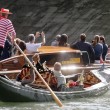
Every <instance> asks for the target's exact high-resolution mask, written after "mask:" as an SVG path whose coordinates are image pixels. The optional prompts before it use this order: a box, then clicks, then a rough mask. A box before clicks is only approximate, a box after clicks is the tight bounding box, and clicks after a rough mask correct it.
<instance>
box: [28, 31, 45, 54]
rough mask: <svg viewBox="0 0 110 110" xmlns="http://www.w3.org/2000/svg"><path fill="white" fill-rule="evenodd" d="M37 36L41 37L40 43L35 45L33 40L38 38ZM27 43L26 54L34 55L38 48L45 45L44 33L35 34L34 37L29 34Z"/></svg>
mask: <svg viewBox="0 0 110 110" xmlns="http://www.w3.org/2000/svg"><path fill="white" fill-rule="evenodd" d="M39 36H41V37H42V42H41V43H35V38H38V37H39ZM28 39H29V42H28V43H26V49H27V53H34V52H37V51H38V48H40V47H41V46H42V45H44V44H45V34H44V32H42V33H40V32H36V35H34V34H29V36H28Z"/></svg>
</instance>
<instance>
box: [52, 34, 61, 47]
mask: <svg viewBox="0 0 110 110" xmlns="http://www.w3.org/2000/svg"><path fill="white" fill-rule="evenodd" d="M60 37H61V35H57V36H56V37H55V40H54V41H53V42H52V43H51V46H58V45H59V41H60Z"/></svg>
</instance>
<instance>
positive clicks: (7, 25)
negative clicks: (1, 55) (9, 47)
mask: <svg viewBox="0 0 110 110" xmlns="http://www.w3.org/2000/svg"><path fill="white" fill-rule="evenodd" d="M7 33H10V34H11V36H12V37H13V36H16V32H15V30H14V27H13V24H12V22H11V21H10V20H9V19H6V18H2V19H0V46H1V47H4V45H5V40H6V38H7Z"/></svg>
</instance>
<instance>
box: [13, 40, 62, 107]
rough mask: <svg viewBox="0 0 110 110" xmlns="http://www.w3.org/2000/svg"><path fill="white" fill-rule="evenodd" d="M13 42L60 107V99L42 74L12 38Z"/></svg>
mask: <svg viewBox="0 0 110 110" xmlns="http://www.w3.org/2000/svg"><path fill="white" fill-rule="evenodd" d="M14 43H15V45H16V47H17V49H18V50H19V51H20V52H21V53H22V54H23V56H24V58H25V59H26V60H27V62H28V63H29V64H30V66H31V67H32V68H33V69H34V71H35V72H36V73H37V74H38V76H39V77H40V79H41V80H42V82H43V83H44V84H45V86H46V87H47V88H48V90H49V91H50V93H51V95H52V97H53V99H54V100H55V101H56V103H57V104H58V105H59V107H62V106H63V104H62V103H61V101H60V100H59V98H58V97H57V96H56V95H55V93H54V92H53V91H52V89H51V88H50V87H49V86H48V84H47V83H46V82H45V80H44V79H43V78H42V76H41V75H40V73H39V72H38V71H37V70H36V68H35V67H34V66H33V64H32V63H31V62H30V60H29V59H28V58H27V56H26V55H25V54H24V52H23V51H22V50H21V49H20V47H19V46H18V45H17V43H16V40H14Z"/></svg>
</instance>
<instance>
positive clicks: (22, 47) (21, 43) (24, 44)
mask: <svg viewBox="0 0 110 110" xmlns="http://www.w3.org/2000/svg"><path fill="white" fill-rule="evenodd" d="M16 43H17V44H18V46H19V47H20V49H21V50H22V51H23V52H24V53H25V54H26V53H27V50H26V43H25V42H24V41H23V40H21V39H19V38H17V39H16ZM20 54H21V52H20V51H19V50H18V49H17V50H16V53H15V55H20Z"/></svg>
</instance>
